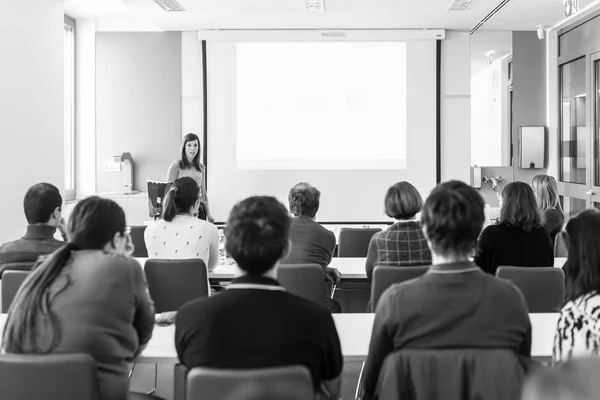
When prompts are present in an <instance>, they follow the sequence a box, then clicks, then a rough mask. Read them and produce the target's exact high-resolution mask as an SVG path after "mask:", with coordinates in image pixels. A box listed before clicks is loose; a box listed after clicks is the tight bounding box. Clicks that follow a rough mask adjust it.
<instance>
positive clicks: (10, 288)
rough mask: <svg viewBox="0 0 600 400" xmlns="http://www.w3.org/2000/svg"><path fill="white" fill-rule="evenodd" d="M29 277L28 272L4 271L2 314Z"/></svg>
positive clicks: (6, 310)
mask: <svg viewBox="0 0 600 400" xmlns="http://www.w3.org/2000/svg"><path fill="white" fill-rule="evenodd" d="M27 275H29V271H11V270H8V271H4V273H3V274H2V312H3V313H7V312H8V309H9V308H10V305H11V304H12V302H13V299H14V298H15V295H16V294H17V291H18V290H19V288H20V287H21V285H22V284H23V282H24V281H25V279H26V278H27Z"/></svg>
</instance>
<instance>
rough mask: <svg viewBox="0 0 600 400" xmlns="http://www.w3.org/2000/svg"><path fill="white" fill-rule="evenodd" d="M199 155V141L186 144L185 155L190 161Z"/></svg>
mask: <svg viewBox="0 0 600 400" xmlns="http://www.w3.org/2000/svg"><path fill="white" fill-rule="evenodd" d="M196 154H198V141H197V140H193V141H191V142H187V143H186V144H185V155H186V156H187V158H188V159H189V160H193V159H194V157H196Z"/></svg>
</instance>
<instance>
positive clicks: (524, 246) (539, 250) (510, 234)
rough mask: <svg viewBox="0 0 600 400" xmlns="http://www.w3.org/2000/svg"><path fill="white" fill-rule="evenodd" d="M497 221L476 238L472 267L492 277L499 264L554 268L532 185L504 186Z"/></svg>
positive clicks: (548, 239) (551, 248) (548, 237)
mask: <svg viewBox="0 0 600 400" xmlns="http://www.w3.org/2000/svg"><path fill="white" fill-rule="evenodd" d="M498 222H499V223H498V225H491V226H488V227H487V228H485V230H484V231H483V233H482V234H481V237H480V238H479V243H478V246H477V255H476V256H475V264H477V265H479V267H481V269H483V270H484V271H485V272H488V273H490V274H492V275H495V274H496V269H497V268H498V267H499V266H501V265H506V266H514V267H552V266H553V265H554V246H553V244H552V240H551V239H550V235H549V234H548V232H546V230H545V229H544V227H543V223H544V217H543V215H542V212H541V211H540V208H539V207H538V205H537V201H536V199H535V194H534V193H533V189H532V188H531V186H529V185H528V184H526V183H524V182H511V183H509V184H508V185H506V186H505V187H504V189H503V190H502V206H501V207H500V218H499V219H498Z"/></svg>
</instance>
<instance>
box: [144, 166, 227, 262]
mask: <svg viewBox="0 0 600 400" xmlns="http://www.w3.org/2000/svg"><path fill="white" fill-rule="evenodd" d="M199 207H200V188H199V187H198V184H197V183H196V181H195V180H194V179H192V178H190V177H184V178H179V179H177V180H176V181H175V183H174V184H173V186H172V187H171V189H170V190H169V192H168V194H167V196H166V198H165V203H164V209H163V214H162V219H160V220H158V221H154V222H153V223H152V224H150V225H149V226H148V227H147V228H146V230H145V232H144V241H145V242H146V248H147V249H148V257H150V258H162V259H189V258H200V259H202V260H203V261H204V263H205V264H206V267H207V268H208V270H209V271H212V270H213V269H215V268H216V267H217V264H218V262H219V231H218V230H217V227H216V226H214V225H213V224H211V223H210V222H207V221H204V220H201V219H198V218H197V216H196V213H197V212H198V208H199Z"/></svg>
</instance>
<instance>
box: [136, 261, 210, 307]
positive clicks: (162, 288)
mask: <svg viewBox="0 0 600 400" xmlns="http://www.w3.org/2000/svg"><path fill="white" fill-rule="evenodd" d="M144 272H146V279H147V280H148V288H149V290H150V297H152V300H154V307H155V308H156V312H157V313H161V312H166V311H177V310H178V309H179V307H181V306H182V305H183V304H185V303H186V302H188V301H190V300H194V299H197V298H199V297H204V296H208V276H207V274H208V272H207V270H206V264H204V261H202V260H201V259H199V258H194V259H189V260H160V259H152V258H149V259H148V260H147V261H146V264H145V265H144Z"/></svg>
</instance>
